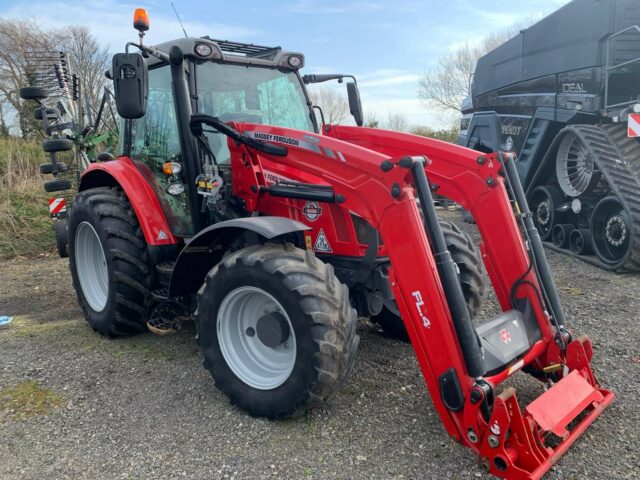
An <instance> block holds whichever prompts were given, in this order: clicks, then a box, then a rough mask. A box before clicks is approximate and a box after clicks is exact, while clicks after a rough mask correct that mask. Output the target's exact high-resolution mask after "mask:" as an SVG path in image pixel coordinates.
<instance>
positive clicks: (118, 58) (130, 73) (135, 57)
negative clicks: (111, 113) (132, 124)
mask: <svg viewBox="0 0 640 480" xmlns="http://www.w3.org/2000/svg"><path fill="white" fill-rule="evenodd" d="M111 72H112V76H113V90H114V96H115V98H116V108H117V110H118V115H120V116H121V117H122V118H126V119H134V118H140V117H142V116H144V114H145V112H146V111H147V93H148V88H149V86H148V83H147V82H148V75H147V62H146V61H145V59H144V57H143V56H142V55H141V54H139V53H116V54H115V55H114V56H113V63H112V70H111Z"/></svg>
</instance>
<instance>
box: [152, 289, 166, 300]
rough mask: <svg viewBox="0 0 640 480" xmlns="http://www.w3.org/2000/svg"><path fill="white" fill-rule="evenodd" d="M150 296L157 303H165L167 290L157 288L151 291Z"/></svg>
mask: <svg viewBox="0 0 640 480" xmlns="http://www.w3.org/2000/svg"><path fill="white" fill-rule="evenodd" d="M151 296H152V297H153V299H154V300H155V301H157V302H161V303H162V302H166V301H168V300H169V289H168V288H166V287H163V288H158V289H156V290H152V291H151Z"/></svg>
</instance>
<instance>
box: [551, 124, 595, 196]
mask: <svg viewBox="0 0 640 480" xmlns="http://www.w3.org/2000/svg"><path fill="white" fill-rule="evenodd" d="M600 176H601V175H600V171H599V170H598V167H597V165H596V163H595V159H594V158H593V157H592V155H591V153H590V152H589V150H588V148H587V146H586V145H585V144H584V143H582V140H581V139H580V138H579V137H578V136H577V135H576V134H575V133H573V132H568V133H567V134H566V135H565V136H564V137H563V139H562V141H561V142H560V145H559V146H558V153H557V155H556V177H557V179H558V185H560V188H561V189H562V191H563V192H564V193H565V194H566V195H569V196H570V197H577V196H579V195H582V194H583V193H588V192H590V191H591V190H593V189H595V188H596V186H597V185H598V183H599V181H600Z"/></svg>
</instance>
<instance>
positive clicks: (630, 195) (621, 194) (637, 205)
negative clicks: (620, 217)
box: [564, 125, 640, 271]
mask: <svg viewBox="0 0 640 480" xmlns="http://www.w3.org/2000/svg"><path fill="white" fill-rule="evenodd" d="M567 130H573V132H574V133H575V134H576V135H577V136H578V137H579V138H580V140H582V142H583V143H584V144H585V145H586V146H587V148H588V149H589V150H590V152H591V153H592V155H593V158H594V159H595V163H596V165H597V166H598V168H599V169H600V171H601V172H602V174H603V175H604V177H605V178H606V180H607V182H608V184H609V187H610V188H611V191H612V193H614V194H615V195H616V197H617V198H618V199H619V200H620V202H621V203H622V205H623V206H624V208H625V209H626V211H627V212H628V213H629V216H630V219H631V250H630V252H629V254H628V255H627V258H626V259H625V260H624V262H623V263H622V264H621V265H619V266H618V267H612V266H611V265H606V264H604V263H601V262H598V264H599V265H600V266H601V267H603V268H606V269H608V270H619V271H640V143H639V142H638V141H637V140H636V139H633V138H629V137H627V131H626V128H625V126H623V125H603V126H596V125H572V126H570V127H567V128H565V129H564V131H567Z"/></svg>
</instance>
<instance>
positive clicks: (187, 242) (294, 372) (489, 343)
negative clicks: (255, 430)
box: [69, 11, 614, 479]
mask: <svg viewBox="0 0 640 480" xmlns="http://www.w3.org/2000/svg"><path fill="white" fill-rule="evenodd" d="M134 25H135V26H136V28H138V30H139V32H140V41H139V43H129V44H128V45H127V50H129V49H132V48H135V49H136V50H139V51H140V52H141V53H137V52H136V53H129V52H128V51H127V52H126V53H123V54H116V55H115V56H114V60H113V68H112V72H111V76H112V77H113V80H114V92H115V98H116V105H117V108H118V112H119V113H120V115H121V116H122V117H123V118H124V119H125V120H124V128H123V130H122V131H123V132H124V133H123V135H122V145H121V151H122V155H121V156H119V157H117V158H116V159H114V160H111V161H106V162H102V163H96V164H92V165H91V166H90V167H89V168H88V169H87V171H86V172H85V173H84V174H83V178H82V182H81V184H80V188H79V190H80V191H79V193H78V195H77V197H76V200H75V202H74V207H73V209H72V212H71V218H70V225H69V248H70V267H71V273H72V279H73V283H74V287H75V290H76V292H77V294H78V300H79V303H80V305H81V307H82V309H83V311H84V314H85V316H86V318H87V320H88V322H89V323H90V325H91V326H92V327H93V328H94V329H95V330H96V331H98V332H100V333H102V334H105V335H108V336H118V335H126V334H130V333H135V332H138V331H141V330H143V329H144V328H145V324H147V323H150V324H152V325H154V326H155V327H156V328H157V327H158V325H162V324H163V322H164V323H166V322H167V321H170V320H171V319H172V318H174V317H188V316H193V317H194V318H195V321H196V328H197V338H198V343H199V345H200V347H201V348H202V352H203V357H204V366H205V368H207V369H208V370H209V371H210V373H211V374H212V376H213V378H214V380H215V382H216V386H217V387H218V388H219V389H220V390H222V391H223V392H224V393H225V394H226V395H228V397H229V398H230V399H231V401H232V402H233V403H234V404H236V405H237V406H239V407H240V408H243V409H245V410H246V411H247V412H248V413H250V414H251V415H254V416H263V417H268V418H274V419H278V418H286V417H291V416H296V415H300V414H302V413H304V412H305V411H307V410H308V409H309V408H312V407H314V406H316V405H319V404H320V403H322V402H323V401H324V400H326V399H327V398H328V397H329V396H330V395H331V394H332V393H333V392H335V391H336V390H337V389H338V388H339V387H340V386H341V385H342V384H343V383H344V382H345V381H346V380H347V378H348V376H349V373H350V372H351V370H352V367H353V364H354V362H355V355H356V350H357V347H358V336H357V333H356V318H357V316H358V315H360V316H371V317H375V316H376V315H380V314H382V312H384V311H385V310H384V309H386V311H387V313H389V312H391V313H393V314H394V315H395V316H394V317H393V318H394V319H395V321H396V322H401V324H402V325H403V326H404V330H406V333H407V334H408V337H409V338H410V340H411V343H412V345H413V348H414V350H415V353H416V356H417V358H418V362H419V365H420V368H421V370H422V373H423V375H424V378H425V382H426V384H427V388H428V389H429V392H430V394H431V398H432V400H433V404H434V406H435V408H436V410H437V412H438V414H439V416H440V418H441V420H442V422H443V424H444V426H445V428H446V429H447V432H448V433H449V435H451V437H452V438H453V439H455V440H456V441H458V442H460V443H462V444H464V445H465V446H467V447H469V448H471V449H472V450H474V451H475V452H476V454H477V455H478V457H479V460H480V463H481V464H482V465H483V466H484V467H485V468H486V469H487V470H488V471H490V472H491V473H493V474H495V475H497V476H500V477H503V478H510V479H534V478H540V477H542V476H543V475H544V473H545V472H546V471H547V470H548V469H549V468H550V467H551V466H552V465H553V463H555V462H556V461H557V460H558V458H559V457H560V456H561V455H562V454H563V453H564V452H565V451H566V449H567V448H568V447H569V446H570V445H571V444H572V443H573V442H574V441H575V440H576V439H577V438H578V437H579V436H580V435H581V434H582V433H583V432H584V430H585V429H586V428H587V427H588V426H589V425H590V424H591V423H592V422H593V421H594V420H595V418H596V417H597V416H598V415H599V414H600V413H601V412H602V410H603V409H604V408H605V407H606V406H607V405H609V404H610V403H611V402H612V401H613V398H614V394H613V393H612V392H610V391H608V390H606V389H604V388H602V387H601V386H600V384H599V383H598V381H597V380H596V378H595V376H594V373H593V371H592V370H591V367H590V362H591V358H592V355H593V352H592V348H591V343H590V341H589V339H588V338H587V337H584V336H574V335H573V334H571V333H570V332H569V330H568V325H567V321H566V319H565V316H564V314H563V310H562V307H561V305H560V302H559V300H558V294H557V292H556V289H555V286H554V284H553V280H552V278H551V273H550V269H549V265H548V264H547V261H546V258H545V256H544V251H543V248H542V244H541V240H540V237H539V235H538V233H537V231H536V228H535V226H534V225H533V222H532V219H531V213H530V212H529V209H528V206H527V202H526V198H525V195H524V192H523V191H522V187H521V185H520V183H519V180H518V176H517V173H516V172H515V164H514V157H513V155H511V154H502V153H496V154H482V153H479V152H477V151H474V150H470V149H467V148H463V147H459V146H455V145H451V144H447V143H444V142H440V141H437V140H432V139H427V138H423V137H418V136H414V135H409V134H403V133H397V132H391V131H385V130H378V129H371V128H363V127H361V126H356V127H349V126H336V125H324V124H322V125H318V124H317V121H316V119H315V116H314V113H313V108H312V104H311V102H310V101H309V100H308V95H307V93H306V88H305V84H306V83H312V82H314V81H324V80H329V79H330V77H323V76H319V75H318V76H306V77H304V79H305V80H306V82H305V81H303V77H301V76H300V74H299V69H300V68H302V67H303V66H304V57H303V56H302V55H301V54H299V53H295V52H286V51H283V50H282V49H280V48H269V47H261V46H257V45H253V44H241V43H235V42H223V41H216V40H212V39H210V38H208V37H204V38H183V39H179V40H175V41H172V42H167V43H165V44H161V45H158V46H155V47H151V46H146V45H144V44H143V36H144V32H145V31H146V30H147V29H148V28H149V24H148V17H147V16H146V13H145V12H144V11H137V12H136V15H135V20H134ZM340 77H342V76H340ZM347 88H348V93H349V100H350V107H351V112H352V113H353V114H354V118H355V119H356V123H357V124H359V125H361V124H362V109H361V106H360V101H359V95H358V90H357V84H356V82H355V79H354V81H353V82H351V83H348V84H347ZM434 193H437V194H438V195H441V196H443V197H445V198H447V199H450V200H452V201H455V202H456V203H459V204H460V205H462V206H463V207H465V208H466V209H468V210H469V211H470V212H471V213H472V215H473V216H474V218H475V219H476V221H477V224H478V229H479V232H480V235H481V237H482V243H481V245H480V250H481V254H482V263H483V264H484V267H485V268H486V271H487V272H488V276H489V279H490V282H491V285H492V286H493V289H494V292H495V294H496V296H497V298H498V300H499V303H500V306H501V309H502V313H501V314H500V315H498V316H497V317H496V318H494V319H491V320H489V321H486V322H484V323H482V324H481V325H480V326H478V327H475V326H474V323H473V321H472V315H473V314H474V313H475V312H476V310H477V308H474V307H475V306H477V301H479V298H478V290H479V289H480V288H481V286H480V285H477V284H476V281H475V280H474V278H475V276H476V274H477V273H478V271H479V270H478V269H479V268H480V266H479V265H475V264H474V262H475V261H476V260H477V258H476V257H475V253H474V251H473V250H472V249H470V248H467V246H466V245H467V244H466V240H467V239H466V238H465V237H464V236H460V234H459V233H458V231H457V230H456V229H455V227H452V226H450V225H449V224H446V223H442V222H440V221H439V220H438V218H437V215H436V210H435V207H434V203H433V198H432V195H433V194H434ZM452 232H453V233H452ZM454 234H455V235H454ZM452 235H453V236H452ZM460 250H462V254H461V253H460ZM388 319H389V317H387V320H388ZM516 374H518V375H521V374H526V375H531V376H533V377H535V378H536V379H538V380H540V389H541V394H540V395H539V396H538V397H537V398H536V399H535V400H534V401H533V402H531V403H530V404H528V405H527V406H526V407H525V408H524V409H522V408H521V407H520V406H519V404H518V401H517V397H516V392H515V390H514V389H513V388H507V389H504V390H501V389H500V384H501V383H503V382H504V381H505V380H507V379H509V377H511V376H512V375H516Z"/></svg>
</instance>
